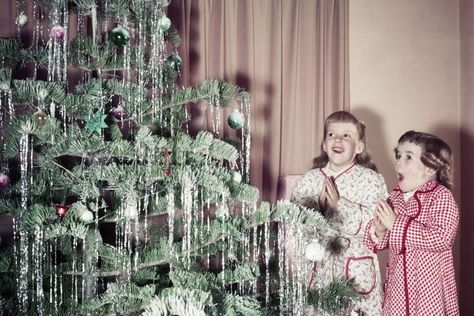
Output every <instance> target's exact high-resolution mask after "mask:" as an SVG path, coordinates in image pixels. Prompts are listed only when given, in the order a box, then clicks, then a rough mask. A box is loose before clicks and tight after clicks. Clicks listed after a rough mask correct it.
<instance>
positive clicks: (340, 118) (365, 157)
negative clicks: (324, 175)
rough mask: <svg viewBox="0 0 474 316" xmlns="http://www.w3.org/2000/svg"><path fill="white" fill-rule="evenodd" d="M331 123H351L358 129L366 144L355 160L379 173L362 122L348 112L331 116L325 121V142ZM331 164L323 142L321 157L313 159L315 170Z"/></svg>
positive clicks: (360, 138)
mask: <svg viewBox="0 0 474 316" xmlns="http://www.w3.org/2000/svg"><path fill="white" fill-rule="evenodd" d="M331 123H350V124H353V125H354V126H355V127H356V130H357V134H358V135H359V140H360V141H361V142H362V143H363V144H364V150H363V151H362V152H361V153H360V154H357V155H356V156H355V158H354V161H355V163H356V164H358V165H361V166H364V167H367V168H369V169H372V170H375V171H377V167H376V166H375V163H373V161H372V159H371V158H370V155H369V153H368V152H367V136H366V134H365V125H364V123H362V122H361V121H359V120H358V119H357V118H356V117H355V116H354V115H352V114H351V113H349V112H347V111H337V112H334V113H332V114H331V115H329V116H328V117H327V118H326V120H325V121H324V138H323V142H324V140H325V139H326V134H327V130H328V126H329V124H331ZM328 162H329V157H328V155H327V153H326V152H325V151H324V150H322V142H321V155H319V156H318V157H316V158H314V159H313V169H316V168H322V167H324V166H326V165H327V163H328Z"/></svg>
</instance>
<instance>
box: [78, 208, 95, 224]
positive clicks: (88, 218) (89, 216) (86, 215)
mask: <svg viewBox="0 0 474 316" xmlns="http://www.w3.org/2000/svg"><path fill="white" fill-rule="evenodd" d="M79 219H80V220H81V221H83V222H84V223H89V222H92V221H93V220H94V214H93V213H92V212H91V211H89V210H84V211H82V213H81V215H80V216H79Z"/></svg>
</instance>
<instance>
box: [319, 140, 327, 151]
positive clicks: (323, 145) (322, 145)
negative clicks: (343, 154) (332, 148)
mask: <svg viewBox="0 0 474 316" xmlns="http://www.w3.org/2000/svg"><path fill="white" fill-rule="evenodd" d="M321 148H322V149H323V151H324V152H328V149H327V147H326V144H325V143H324V141H323V142H322V143H321Z"/></svg>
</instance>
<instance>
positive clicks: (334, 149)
mask: <svg viewBox="0 0 474 316" xmlns="http://www.w3.org/2000/svg"><path fill="white" fill-rule="evenodd" d="M364 146H365V145H364V143H363V142H362V141H361V140H360V137H359V133H358V132H357V128H356V126H355V125H354V124H352V123H329V124H328V126H327V129H326V135H324V141H323V150H324V151H325V152H326V153H327V155H328V158H329V162H328V165H329V168H331V169H332V170H334V171H339V170H342V169H344V168H346V167H348V166H350V165H351V164H353V163H354V158H355V156H356V155H357V154H360V153H361V152H362V151H363V150H364Z"/></svg>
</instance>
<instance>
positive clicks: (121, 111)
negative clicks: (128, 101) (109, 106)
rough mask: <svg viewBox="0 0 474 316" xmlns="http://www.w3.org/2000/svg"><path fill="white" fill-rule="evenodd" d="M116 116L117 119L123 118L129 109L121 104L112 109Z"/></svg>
mask: <svg viewBox="0 0 474 316" xmlns="http://www.w3.org/2000/svg"><path fill="white" fill-rule="evenodd" d="M112 112H113V113H114V116H115V118H116V119H117V120H121V119H123V117H124V116H127V114H128V111H127V109H125V108H124V107H123V106H121V105H119V106H117V107H116V108H114V109H113V110H112Z"/></svg>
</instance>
